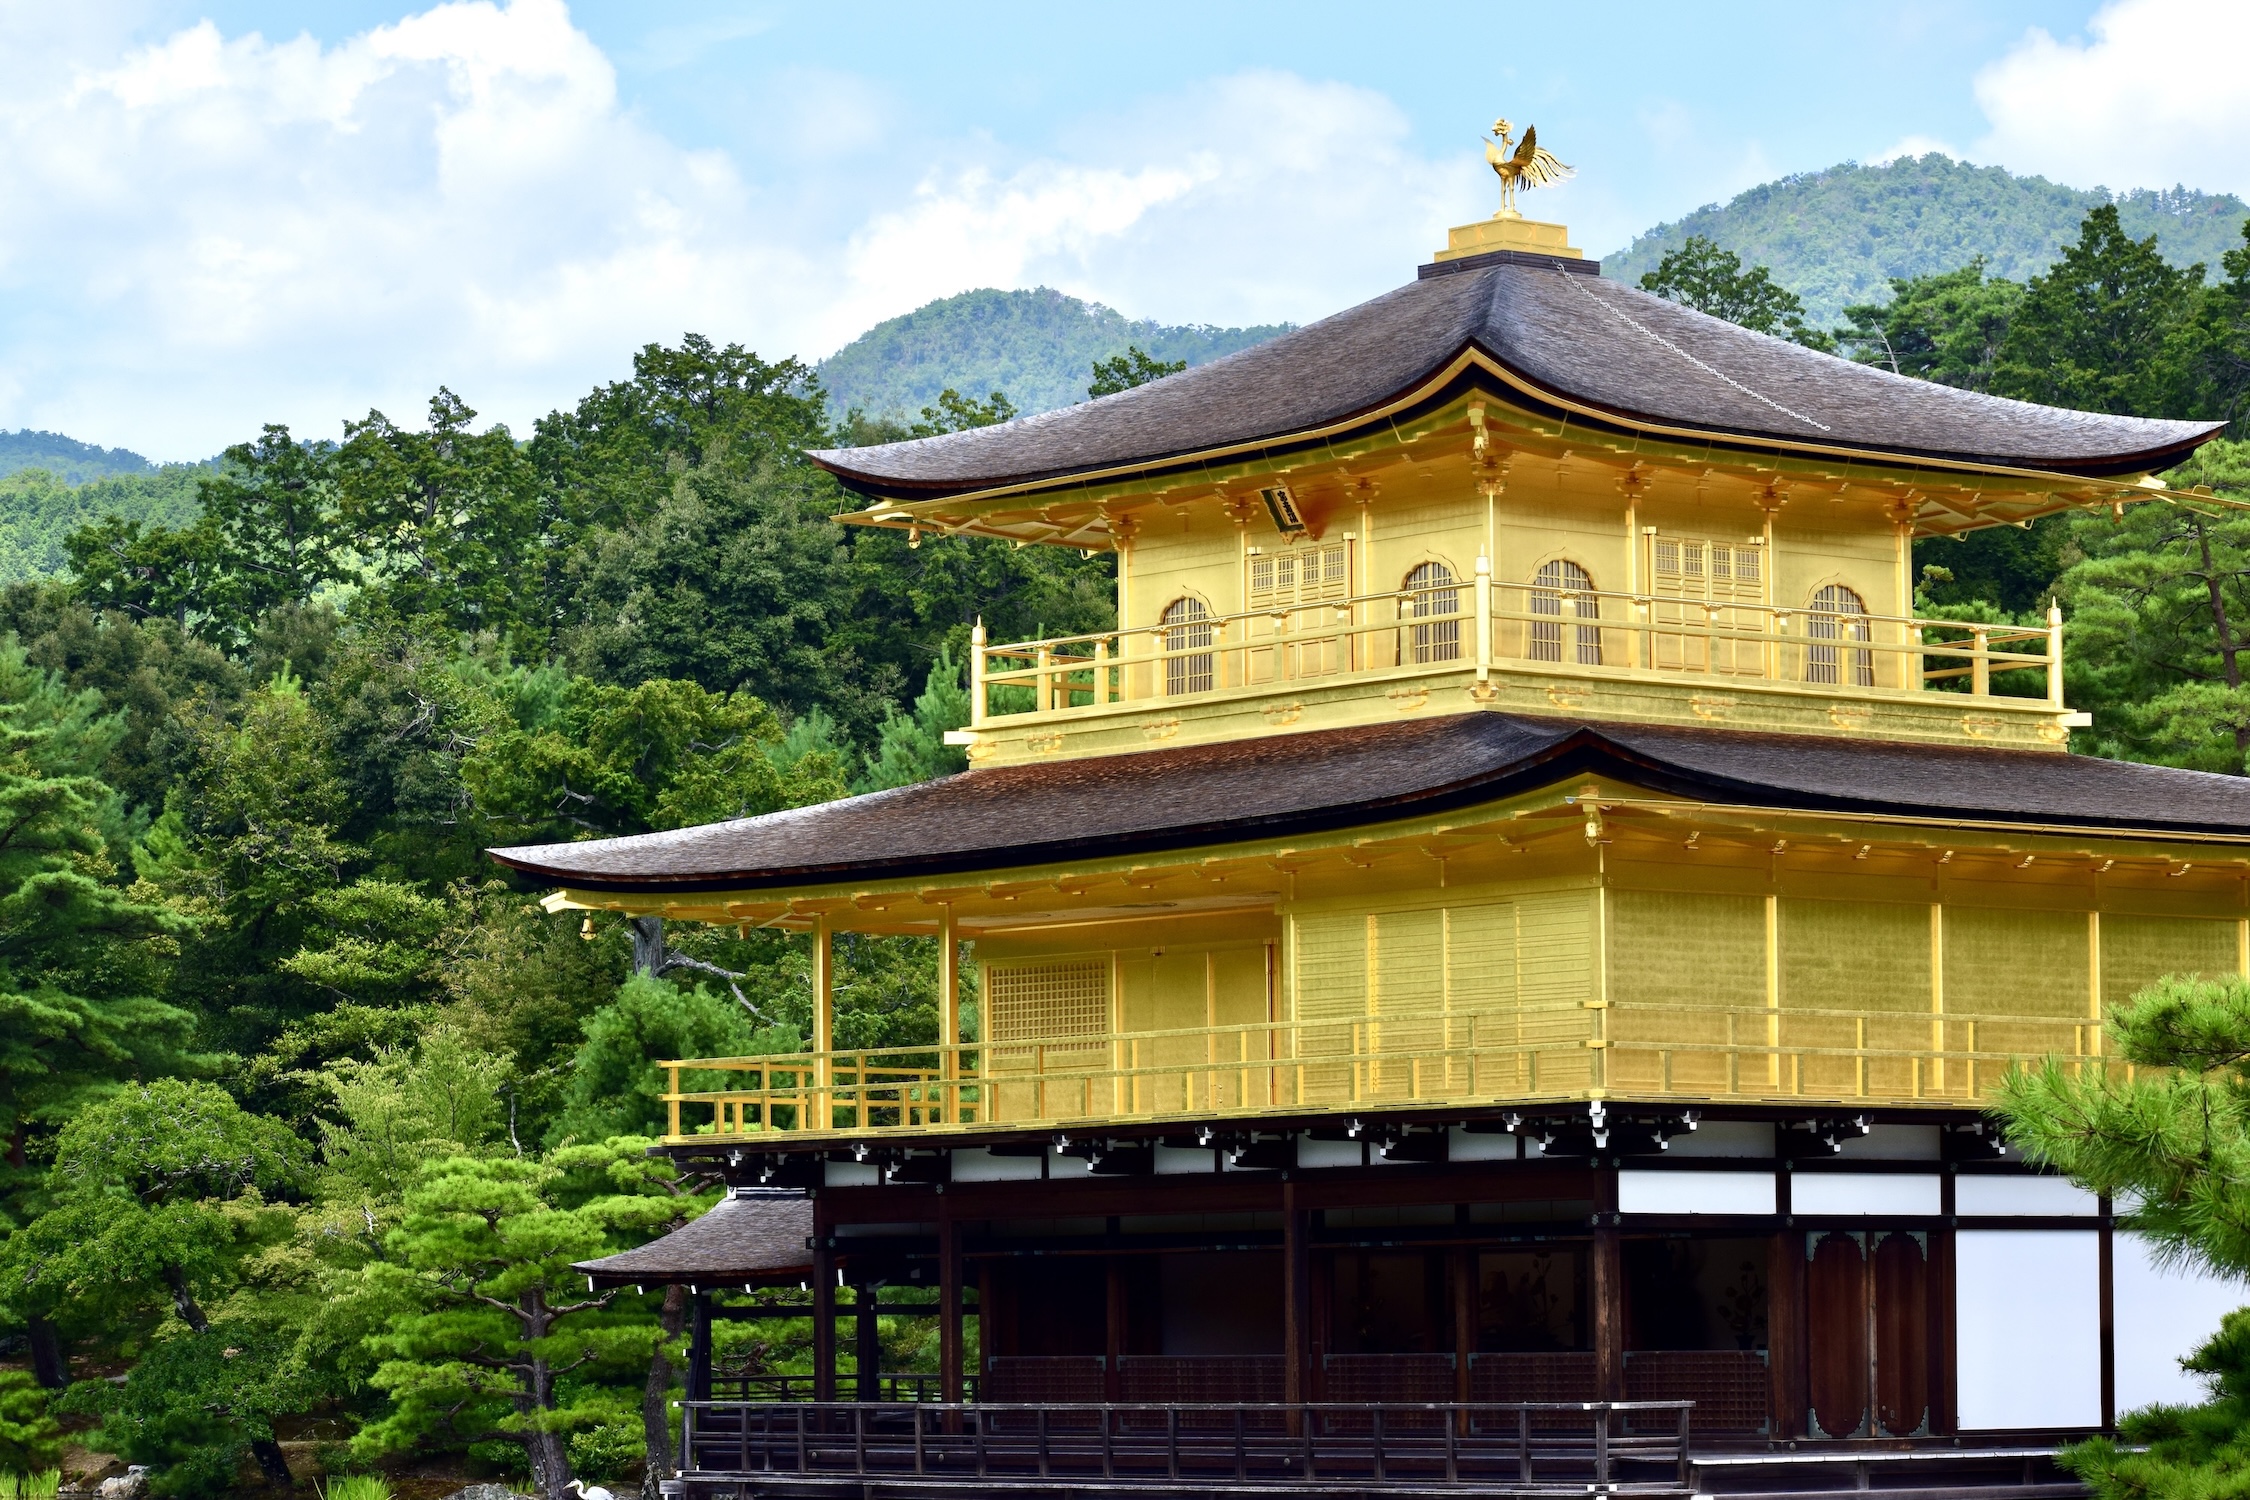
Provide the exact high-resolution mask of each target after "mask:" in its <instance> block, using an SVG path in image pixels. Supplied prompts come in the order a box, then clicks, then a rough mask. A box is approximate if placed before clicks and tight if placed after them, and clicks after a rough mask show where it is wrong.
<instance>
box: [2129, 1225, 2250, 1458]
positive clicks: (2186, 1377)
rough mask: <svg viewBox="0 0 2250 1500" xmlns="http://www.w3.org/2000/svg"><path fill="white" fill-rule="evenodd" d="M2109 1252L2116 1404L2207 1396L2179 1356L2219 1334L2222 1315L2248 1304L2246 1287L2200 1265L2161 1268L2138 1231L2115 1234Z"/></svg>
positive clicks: (2183, 1401) (2176, 1401)
mask: <svg viewBox="0 0 2250 1500" xmlns="http://www.w3.org/2000/svg"><path fill="white" fill-rule="evenodd" d="M2111 1254H2112V1257H2113V1258H2112V1260H2111V1263H2110V1266H2111V1276H2112V1281H2111V1287H2112V1292H2113V1295H2114V1296H2115V1297H2116V1303H2115V1308H2116V1317H2117V1323H2116V1327H2117V1410H2118V1411H2119V1413H2121V1414H2122V1413H2124V1412H2129V1411H2131V1410H2132V1409H2133V1408H2134V1407H2136V1406H2149V1405H2152V1404H2154V1403H2156V1402H2158V1401H2165V1402H2171V1403H2174V1404H2192V1403H2195V1402H2199V1401H2203V1400H2205V1399H2207V1397H2208V1396H2209V1392H2208V1391H2206V1390H2205V1389H2204V1386H2203V1381H2202V1379H2201V1377H2199V1376H2194V1375H2190V1374H2188V1372H2187V1371H2185V1370H2183V1369H2181V1368H2180V1364H2179V1362H2180V1359H2181V1357H2182V1356H2183V1355H2186V1354H2189V1353H2192V1352H2193V1351H2194V1349H2195V1347H2196V1346H2197V1345H2198V1344H2201V1343H2202V1342H2203V1341H2204V1340H2205V1339H2208V1338H2209V1337H2211V1335H2212V1334H2214V1333H2217V1332H2218V1331H2219V1320H2220V1319H2221V1318H2223V1317H2225V1316H2226V1315H2227V1314H2228V1313H2230V1312H2233V1311H2234V1310H2235V1309H2236V1308H2238V1307H2241V1306H2243V1305H2244V1304H2245V1303H2250V1287H2245V1286H2244V1285H2243V1284H2242V1283H2241V1282H2239V1281H2233V1280H2228V1279H2223V1278H2221V1277H2218V1276H2214V1275H2213V1274H2211V1273H2210V1272H2209V1271H2206V1270H2202V1269H2200V1268H2190V1267H2182V1266H2164V1267H2159V1266H2158V1265H2157V1264H2156V1258H2155V1256H2154V1255H2153V1254H2152V1253H2151V1251H2150V1248H2149V1243H2148V1241H2146V1240H2144V1239H2142V1238H2141V1237H2140V1236H2139V1235H2136V1234H2120V1235H2119V1236H2117V1240H2116V1243H2115V1245H2114V1246H2113V1247H2112V1250H2111Z"/></svg>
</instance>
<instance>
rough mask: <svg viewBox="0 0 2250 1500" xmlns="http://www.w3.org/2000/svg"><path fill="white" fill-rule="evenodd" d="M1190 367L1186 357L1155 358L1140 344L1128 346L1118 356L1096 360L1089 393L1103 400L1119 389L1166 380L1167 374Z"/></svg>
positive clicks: (1173, 373) (1088, 389)
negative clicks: (1144, 351) (1147, 353)
mask: <svg viewBox="0 0 2250 1500" xmlns="http://www.w3.org/2000/svg"><path fill="white" fill-rule="evenodd" d="M1186 368H1187V361H1186V360H1184V359H1172V360H1164V359H1151V358H1149V356H1148V355H1146V354H1144V353H1143V352H1142V351H1141V346H1140V345H1138V344H1132V345H1128V346H1127V347H1126V350H1125V352H1124V353H1123V354H1120V355H1118V356H1116V357H1115V358H1114V359H1097V360H1095V361H1094V383H1093V384H1092V385H1090V386H1088V387H1086V394H1087V395H1089V396H1092V397H1095V398H1097V399H1099V398H1100V397H1103V396H1114V395H1116V394H1117V393H1118V392H1119V391H1129V390H1131V389H1132V388H1133V387H1134V386H1137V385H1147V384H1148V383H1149V382H1150V381H1152V380H1162V379H1163V378H1164V377H1165V376H1167V375H1177V374H1179V373H1180V372H1181V371H1182V370H1184V369H1186Z"/></svg>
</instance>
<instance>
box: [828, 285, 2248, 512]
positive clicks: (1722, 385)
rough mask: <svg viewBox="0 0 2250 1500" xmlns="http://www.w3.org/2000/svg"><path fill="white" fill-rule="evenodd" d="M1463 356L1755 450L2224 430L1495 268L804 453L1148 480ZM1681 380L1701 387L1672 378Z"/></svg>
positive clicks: (2174, 440)
mask: <svg viewBox="0 0 2250 1500" xmlns="http://www.w3.org/2000/svg"><path fill="white" fill-rule="evenodd" d="M1582 281H1583V282H1587V283H1598V284H1589V285H1583V286H1581V285H1580V284H1579V283H1580V282H1582ZM1472 346H1473V347H1475V348H1477V349H1478V350H1480V351H1481V352H1482V353H1483V354H1484V356H1485V357H1487V358H1489V359H1490V360H1492V361H1493V363H1494V364H1495V365H1497V366H1498V367H1499V368H1501V369H1502V370H1504V371H1506V372H1508V375H1509V376H1510V378H1512V379H1516V380H1520V381H1521V382H1522V383H1523V385H1524V386H1525V388H1526V389H1527V390H1528V391H1529V392H1530V393H1531V394H1532V396H1533V398H1534V399H1538V398H1542V397H1544V398H1546V399H1551V400H1554V401H1557V402H1559V403H1561V404H1564V405H1567V406H1572V407H1575V408H1577V409H1580V410H1584V411H1588V412H1590V413H1592V414H1593V415H1594V416H1596V417H1597V418H1600V419H1604V420H1610V421H1614V422H1616V423H1618V424H1619V425H1620V426H1622V427H1626V428H1631V427H1633V426H1636V425H1641V426H1655V427H1660V428H1665V429H1668V430H1682V429H1684V430H1687V431H1691V432H1695V433H1701V434H1708V435H1709V436H1712V437H1715V438H1720V439H1726V440H1733V441H1738V442H1743V443H1747V444H1753V445H1769V444H1782V445H1810V446H1816V447H1819V448H1822V449H1825V450H1832V449H1837V448H1841V449H1845V450H1857V451H1861V452H1866V453H1869V454H1873V455H1883V456H1895V457H1897V458H1900V459H1902V460H1906V461H1931V460H1934V461H1938V462H1952V463H1967V464H1974V465H1979V466H1990V467H1999V468H2014V469H2032V470H2038V471H2043V472H2064V473H2085V474H2089V475H2101V474H2122V473H2134V472H2145V471H2147V470H2150V469H2155V468H2162V467H2167V466H2169V465H2170V464H2171V463H2174V462H2177V461H2178V460H2179V458H2180V457H2182V456H2184V455H2185V453H2186V452H2187V451H2188V450H2189V449H2191V448H2193V447H2194V446H2195V445H2196V444H2198V443H2200V442H2202V441H2203V440H2204V439H2206V438H2208V437H2210V436H2212V435H2214V434H2216V433H2217V432H2218V431H2220V429H2221V427H2222V426H2223V424H2221V423H2217V422H2198V421H2174V420H2161V419H2155V418H2144V417H2125V416H2117V415H2112V414H2108V413H2101V412H2081V411H2072V410H2068V409H2065V408H2060V407H2051V406H2041V405H2038V404H2037V403H2034V402H2026V401H2015V400H2010V399H2008V398H2006V397H2001V396H1993V395H1990V394H1987V393H1984V392H1980V391H1965V390H1960V389H1957V388H1955V387H1952V386H1945V385H1939V384H1936V383H1935V382H1932V381H1925V380H1916V379H1913V378H1911V377H1907V376H1902V375H1897V374H1894V373H1892V372H1891V371H1888V370H1881V369H1878V368H1876V367H1875V366H1872V365H1864V364H1860V363H1858V362H1857V361H1854V360H1848V359H1842V358H1839V357H1837V356H1835V355H1832V354H1825V353H1822V352H1820V351H1818V350H1814V349H1808V348H1805V347H1804V346H1802V345H1799V344H1796V343H1793V342H1791V341H1789V340H1786V339H1778V338H1773V337H1771V336H1769V335H1766V334H1761V333H1754V332H1752V331H1751V330H1749V329H1747V328H1741V327H1738V326H1736V325H1735V324H1732V323H1728V322H1725V321H1724V320H1722V319H1719V318H1714V317H1710V316H1708V315H1706V314H1703V313H1699V312H1696V311H1695V310H1694V309H1692V308H1688V307H1684V306H1682V305H1681V304H1679V303H1676V302H1671V301H1668V300H1667V299H1665V298H1662V297H1657V296H1654V295H1652V294H1650V293H1647V292H1643V291H1640V290H1639V289H1637V288H1633V287H1627V286H1623V285H1621V284H1619V283H1616V282H1609V281H1601V280H1600V279H1599V278H1594V277H1581V276H1573V275H1570V274H1569V273H1565V272H1558V271H1557V270H1555V269H1554V268H1553V267H1551V266H1546V265H1518V264H1513V263H1509V264H1501V265H1494V266H1490V267H1487V268H1485V269H1482V270H1478V271H1474V272H1462V273H1459V274H1455V275H1447V276H1434V277H1430V278H1428V279H1425V280H1417V281H1414V282H1410V283H1408V284H1407V285H1405V286H1402V287H1398V288H1395V289H1394V290H1392V291H1388V292H1385V293H1383V294H1381V295H1380V296H1377V297H1374V298H1371V299H1369V300H1368V301H1366V302H1363V303H1360V304H1359V305H1358V306H1356V307H1351V308H1347V309H1345V310H1344V311H1342V312H1339V313H1335V314H1332V315H1330V316H1329V317H1326V318H1323V319H1321V320H1319V321H1318V322H1315V323H1309V324H1307V325H1305V326H1304V327H1302V328H1298V329H1294V330H1292V331H1290V332H1288V333H1284V334H1281V335H1278V336H1277V337H1275V338H1272V339H1269V340H1268V341H1266V342H1265V343H1263V344H1257V345H1253V346H1252V347H1250V348H1248V349H1243V350H1239V351H1237V352H1236V353H1233V354H1230V355H1227V356H1226V357H1225V358H1223V359H1217V360H1213V361H1211V362H1210V363H1209V364H1204V365H1197V366H1195V367H1194V368H1192V369H1189V370H1185V371H1182V372H1180V373H1179V374H1177V375H1170V376H1166V377H1165V378H1163V379H1161V380H1155V381H1151V382H1149V383H1148V384H1147V385H1143V386H1139V387H1136V388H1135V389H1133V390H1130V391H1124V392H1120V393H1118V394H1116V395H1113V396H1105V397H1101V398H1099V399H1096V400H1092V401H1084V402H1079V403H1077V404H1075V405H1072V406H1066V407H1061V408H1058V409H1057V410H1055V411H1051V412H1042V413H1039V414H1037V415H1035V416H1030V417H1019V418H1017V419H1015V420H1014V421H1011V422H1005V423H1000V424H997V425H995V426H991V427H978V428H971V429H968V430H966V431H963V432H956V433H948V434H945V435H942V436H939V437H929V438H916V439H910V440H908V441H905V442H900V443H888V444H883V445H880V446H876V447H870V448H829V449H819V450H815V451H813V452H812V453H811V455H810V456H811V457H812V458H813V460H814V461H815V462H816V463H819V464H820V465H821V466H822V467H824V468H827V469H829V470H830V471H831V472H833V473H835V474H836V475H837V476H838V477H839V478H841V479H842V480H843V481H844V482H845V483H846V484H847V485H849V486H851V487H852V488H855V489H858V490H861V491H863V492H865V493H868V494H876V495H895V496H902V497H903V496H940V495H947V494H961V493H970V492H975V491H979V490H986V489H995V488H1000V487H1002V486H1007V485H1019V484H1038V483H1046V482H1058V481H1061V480H1065V479H1068V478H1069V477H1070V476H1072V475H1075V474H1085V473H1091V472H1097V471H1114V470H1117V469H1121V468H1122V469H1130V468H1132V467H1135V466H1150V467H1154V466H1158V465H1161V464H1164V463H1167V462H1173V461H1179V460H1184V459H1187V458H1189V457H1191V456H1193V455H1195V454H1198V453H1207V452H1211V451H1214V450H1219V449H1227V448H1239V447H1244V446H1254V445H1256V444H1259V443H1262V442H1271V441H1280V440H1288V439H1290V438H1292V437H1295V436H1297V435H1299V434H1303V433H1308V432H1312V431H1317V430H1319V429H1322V428H1329V427H1334V426H1336V425H1338V424H1340V423H1349V422H1351V421H1354V420H1357V419H1359V418H1361V417H1364V416H1365V415H1367V414H1369V413H1372V412H1375V411H1377V410H1380V409H1381V408H1383V407H1385V406H1387V405H1392V404H1395V403H1397V402H1399V401H1401V400H1405V399H1408V398H1411V397H1412V396H1413V395H1415V393H1417V392H1418V391H1420V390H1422V389H1423V388H1424V387H1425V386H1427V385H1428V383H1429V381H1430V380H1431V379H1432V378H1433V377H1434V376H1436V375H1437V374H1438V373H1439V372H1441V371H1443V370H1444V369H1445V368H1446V367H1447V366H1448V365H1449V364H1451V363H1452V362H1453V361H1454V360H1455V359H1456V358H1457V357H1458V356H1459V355H1460V354H1461V353H1462V352H1463V351H1464V350H1465V349H1468V348H1470V347H1472ZM1683 362H1684V364H1685V366H1686V368H1683ZM1688 369H1699V370H1700V371H1701V372H1702V373H1701V374H1700V375H1699V376H1695V377H1690V376H1689V375H1688V374H1687V370H1688ZM1808 424H1809V426H1810V427H1812V428H1814V429H1819V430H1818V431H1817V432H1814V431H1807V430H1806V427H1807V425H1808Z"/></svg>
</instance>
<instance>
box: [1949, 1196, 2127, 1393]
mask: <svg viewBox="0 0 2250 1500" xmlns="http://www.w3.org/2000/svg"><path fill="white" fill-rule="evenodd" d="M1954 1243H1955V1250H1954V1256H1955V1260H1954V1267H1955V1269H1954V1316H1955V1318H1956V1319H1957V1320H1958V1335H1957V1337H1958V1347H1959V1350H1960V1364H1959V1379H1960V1393H1961V1426H1962V1427H1963V1428H1964V1429H1978V1428H1985V1429H1990V1428H2020V1427H2092V1426H2093V1425H2094V1424H2096V1423H2097V1422H2099V1421H2100V1420H2101V1414H2102V1371H2101V1352H2102V1350H2101V1300H2100V1299H2101V1280H2100V1276H2101V1237H2100V1236H2099V1235H2098V1234H2096V1233H2094V1232H2093V1231H2091V1230H2081V1229H2030V1230H2004V1229H1964V1230H1962V1231H1961V1232H1960V1234H1959V1235H1958V1237H1957V1238H1956V1240H1955V1242H1954Z"/></svg>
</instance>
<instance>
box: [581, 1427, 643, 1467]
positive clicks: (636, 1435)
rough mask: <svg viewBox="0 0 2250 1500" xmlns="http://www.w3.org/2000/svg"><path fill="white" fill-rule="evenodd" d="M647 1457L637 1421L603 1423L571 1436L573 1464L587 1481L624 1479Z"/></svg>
mask: <svg viewBox="0 0 2250 1500" xmlns="http://www.w3.org/2000/svg"><path fill="white" fill-rule="evenodd" d="M647 1457H648V1442H647V1440H646V1439H645V1438H643V1437H642V1435H641V1426H640V1423H639V1422H637V1421H612V1422H604V1423H602V1424H601V1425H600V1426H599V1427H588V1428H586V1429H584V1430H583V1431H580V1432H574V1433H572V1434H571V1435H570V1462H571V1466H572V1467H573V1468H575V1469H576V1470H577V1471H578V1472H579V1473H580V1474H582V1475H584V1476H585V1477H587V1478H588V1479H622V1478H623V1477H624V1476H625V1475H626V1474H628V1473H630V1472H631V1471H633V1470H634V1469H637V1468H639V1467H640V1466H641V1463H642V1461H643V1460H644V1459H646V1458H647Z"/></svg>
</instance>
